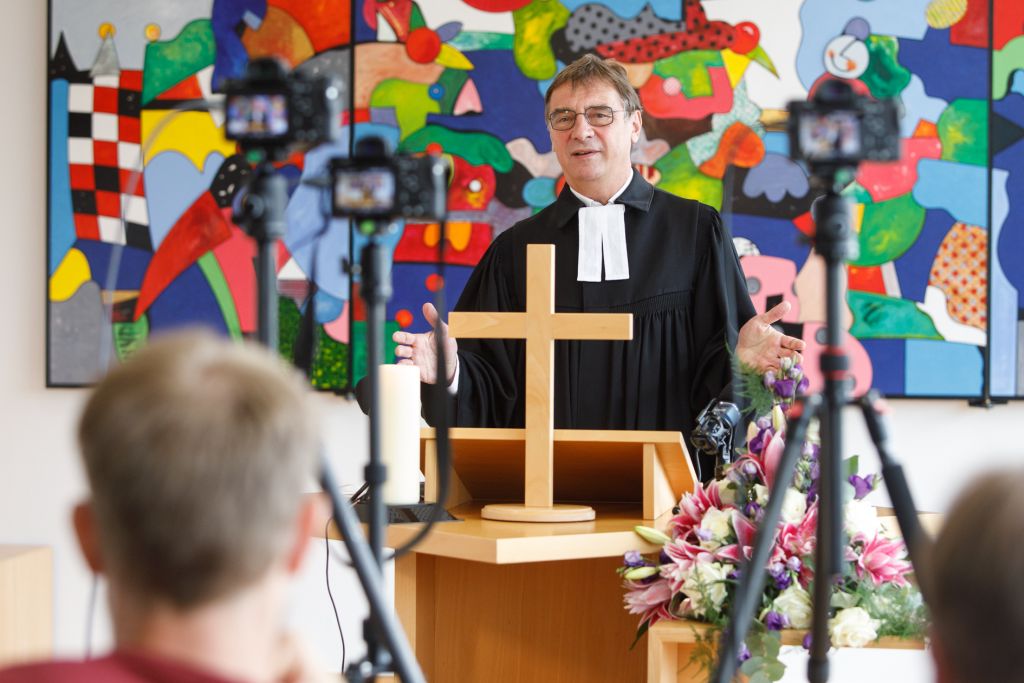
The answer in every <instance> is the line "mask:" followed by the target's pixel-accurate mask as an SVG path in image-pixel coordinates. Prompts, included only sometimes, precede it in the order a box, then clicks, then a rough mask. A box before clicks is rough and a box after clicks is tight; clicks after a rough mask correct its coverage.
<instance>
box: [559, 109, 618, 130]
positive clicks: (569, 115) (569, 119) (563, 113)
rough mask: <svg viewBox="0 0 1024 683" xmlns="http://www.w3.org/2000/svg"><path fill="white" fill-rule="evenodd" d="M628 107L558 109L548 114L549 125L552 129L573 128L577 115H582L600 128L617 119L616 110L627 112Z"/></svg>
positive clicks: (592, 124) (588, 121)
mask: <svg viewBox="0 0 1024 683" xmlns="http://www.w3.org/2000/svg"><path fill="white" fill-rule="evenodd" d="M628 111H629V110H628V109H612V108H611V107H605V106H599V107H587V108H586V109H585V110H584V111H573V110H572V109H556V110H555V111H553V112H551V113H550V114H548V125H549V126H551V129H552V130H572V128H573V126H575V125H576V117H577V116H582V117H584V118H585V119H586V120H587V123H589V124H590V125H591V126H594V127H595V128H600V127H602V126H608V125H611V122H612V121H614V120H615V114H616V112H622V113H626V112H628Z"/></svg>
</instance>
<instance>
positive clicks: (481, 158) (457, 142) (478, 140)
mask: <svg viewBox="0 0 1024 683" xmlns="http://www.w3.org/2000/svg"><path fill="white" fill-rule="evenodd" d="M434 142H436V143H437V144H439V145H441V147H442V148H443V149H445V150H447V151H449V152H454V151H456V150H457V151H458V155H459V156H460V157H462V158H463V159H465V160H466V161H467V162H469V163H470V164H472V165H474V166H479V165H481V164H489V165H490V166H492V167H493V168H494V170H495V171H498V172H499V173H508V172H509V171H511V170H512V155H511V154H509V153H508V149H506V148H505V145H504V144H503V143H502V142H501V140H499V139H498V138H496V137H494V136H493V135H491V134H490V133H483V132H480V131H460V130H449V129H447V128H445V127H443V126H437V125H434V124H431V125H429V126H424V127H423V128H421V129H420V130H417V131H416V132H415V133H413V134H412V135H410V136H409V137H407V138H405V139H403V140H402V142H401V143H400V144H399V145H398V151H399V152H423V151H425V150H426V149H427V145H429V144H431V143H434Z"/></svg>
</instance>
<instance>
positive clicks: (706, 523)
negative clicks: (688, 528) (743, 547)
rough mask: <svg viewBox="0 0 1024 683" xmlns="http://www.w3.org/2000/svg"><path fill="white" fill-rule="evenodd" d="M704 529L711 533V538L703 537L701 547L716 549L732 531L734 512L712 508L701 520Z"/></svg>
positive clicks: (701, 526)
mask: <svg viewBox="0 0 1024 683" xmlns="http://www.w3.org/2000/svg"><path fill="white" fill-rule="evenodd" d="M700 528H701V530H702V531H705V532H707V533H710V534H711V538H710V539H701V542H700V544H701V547H703V548H707V549H708V550H714V549H715V548H718V547H720V546H722V545H723V544H724V543H725V538H726V536H728V535H729V534H730V533H732V512H731V511H726V510H719V509H718V508H711V509H710V510H708V511H707V512H705V513H704V518H703V519H702V520H700Z"/></svg>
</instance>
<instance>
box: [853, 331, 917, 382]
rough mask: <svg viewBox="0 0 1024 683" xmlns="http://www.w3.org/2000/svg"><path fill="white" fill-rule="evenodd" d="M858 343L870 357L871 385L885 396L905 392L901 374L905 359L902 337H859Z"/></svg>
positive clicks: (902, 373) (904, 346)
mask: <svg viewBox="0 0 1024 683" xmlns="http://www.w3.org/2000/svg"><path fill="white" fill-rule="evenodd" d="M860 345H861V346H863V347H864V350H865V351H867V352H868V356H869V357H870V358H871V370H872V372H871V378H872V379H871V385H872V386H873V387H874V388H875V389H878V390H879V391H881V392H882V393H883V394H885V395H886V396H902V395H903V394H904V393H906V387H905V386H903V375H904V369H905V363H906V359H905V358H904V356H905V352H906V345H905V340H903V339H861V340H860Z"/></svg>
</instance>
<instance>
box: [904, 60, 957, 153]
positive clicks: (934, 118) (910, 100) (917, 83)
mask: <svg viewBox="0 0 1024 683" xmlns="http://www.w3.org/2000/svg"><path fill="white" fill-rule="evenodd" d="M900 100H901V101H902V102H903V109H904V111H903V117H902V118H901V119H900V135H902V136H903V137H905V138H909V137H912V136H913V135H914V131H915V130H916V129H917V124H918V123H920V122H921V120H922V119H923V120H925V121H931V122H932V123H937V122H938V120H939V116H940V115H941V114H942V111H943V110H944V109H945V108H946V106H947V105H948V102H946V100H943V99H941V98H939V97H929V96H928V93H926V92H925V91H924V82H923V81H922V80H921V77H920V76H918V75H917V74H912V75H911V76H910V83H909V84H907V87H906V88H904V89H903V92H901V93H900Z"/></svg>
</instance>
